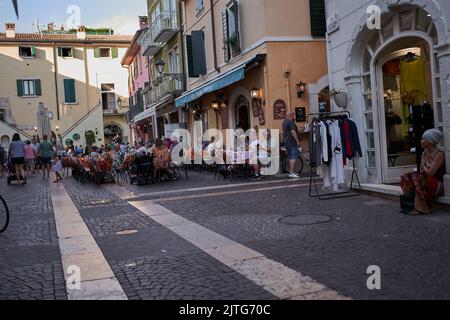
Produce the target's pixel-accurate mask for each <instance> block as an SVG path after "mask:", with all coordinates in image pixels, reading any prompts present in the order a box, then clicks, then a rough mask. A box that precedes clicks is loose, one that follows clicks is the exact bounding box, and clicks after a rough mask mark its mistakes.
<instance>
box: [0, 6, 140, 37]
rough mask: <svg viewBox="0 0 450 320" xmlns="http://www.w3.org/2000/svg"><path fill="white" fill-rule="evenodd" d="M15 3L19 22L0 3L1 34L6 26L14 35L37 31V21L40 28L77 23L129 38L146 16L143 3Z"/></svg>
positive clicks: (10, 9) (9, 7) (8, 7)
mask: <svg viewBox="0 0 450 320" xmlns="http://www.w3.org/2000/svg"><path fill="white" fill-rule="evenodd" d="M18 1H19V15H20V17H19V20H17V17H16V16H15V13H14V8H13V5H12V1H11V0H0V32H4V29H5V23H6V22H14V23H16V31H17V32H24V33H26V32H34V31H36V30H37V29H36V27H35V26H34V22H35V21H36V19H39V25H41V26H43V25H45V26H46V25H47V24H48V23H49V22H54V23H55V24H56V25H58V26H59V25H62V24H64V25H66V26H67V25H68V24H69V25H70V24H71V25H75V24H78V22H80V23H81V24H82V25H85V26H86V27H89V28H92V27H106V28H112V29H113V30H114V31H115V34H122V35H132V34H134V33H135V32H136V30H138V27H139V19H138V17H139V16H142V15H147V1H146V0H56V1H55V0H18ZM68 10H69V11H70V12H69V13H68V12H67V11H68ZM78 12H79V13H80V14H79V15H78ZM78 17H79V18H78Z"/></svg>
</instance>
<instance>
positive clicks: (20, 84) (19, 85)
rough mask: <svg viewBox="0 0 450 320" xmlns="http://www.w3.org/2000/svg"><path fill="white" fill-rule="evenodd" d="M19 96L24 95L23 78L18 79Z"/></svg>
mask: <svg viewBox="0 0 450 320" xmlns="http://www.w3.org/2000/svg"><path fill="white" fill-rule="evenodd" d="M17 96H19V97H23V80H17Z"/></svg>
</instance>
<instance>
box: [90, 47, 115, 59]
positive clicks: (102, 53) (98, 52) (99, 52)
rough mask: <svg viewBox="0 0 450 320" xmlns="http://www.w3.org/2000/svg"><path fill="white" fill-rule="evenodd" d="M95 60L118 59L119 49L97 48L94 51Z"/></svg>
mask: <svg viewBox="0 0 450 320" xmlns="http://www.w3.org/2000/svg"><path fill="white" fill-rule="evenodd" d="M94 56H95V58H111V57H112V58H113V59H116V58H118V57H119V49H118V48H95V49H94Z"/></svg>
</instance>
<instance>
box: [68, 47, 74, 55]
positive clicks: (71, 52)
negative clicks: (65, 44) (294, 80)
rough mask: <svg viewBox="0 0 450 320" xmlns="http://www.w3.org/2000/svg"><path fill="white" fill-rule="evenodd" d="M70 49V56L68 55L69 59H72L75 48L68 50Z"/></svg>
mask: <svg viewBox="0 0 450 320" xmlns="http://www.w3.org/2000/svg"><path fill="white" fill-rule="evenodd" d="M70 49H72V50H70V55H69V57H70V58H73V57H74V55H75V48H73V47H72V48H70Z"/></svg>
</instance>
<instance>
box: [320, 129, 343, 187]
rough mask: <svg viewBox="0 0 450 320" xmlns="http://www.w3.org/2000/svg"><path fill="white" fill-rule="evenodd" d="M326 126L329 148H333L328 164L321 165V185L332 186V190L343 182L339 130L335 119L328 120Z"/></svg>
mask: <svg viewBox="0 0 450 320" xmlns="http://www.w3.org/2000/svg"><path fill="white" fill-rule="evenodd" d="M328 126H329V130H330V135H331V150H333V158H332V159H331V161H330V163H329V166H327V165H324V166H323V169H322V172H323V186H324V188H330V187H331V186H333V189H334V191H338V189H339V185H340V184H343V183H344V182H345V179H344V176H345V172H344V158H343V155H342V140H341V130H340V128H339V123H338V122H337V121H329V122H328ZM338 150H340V151H338Z"/></svg>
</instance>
